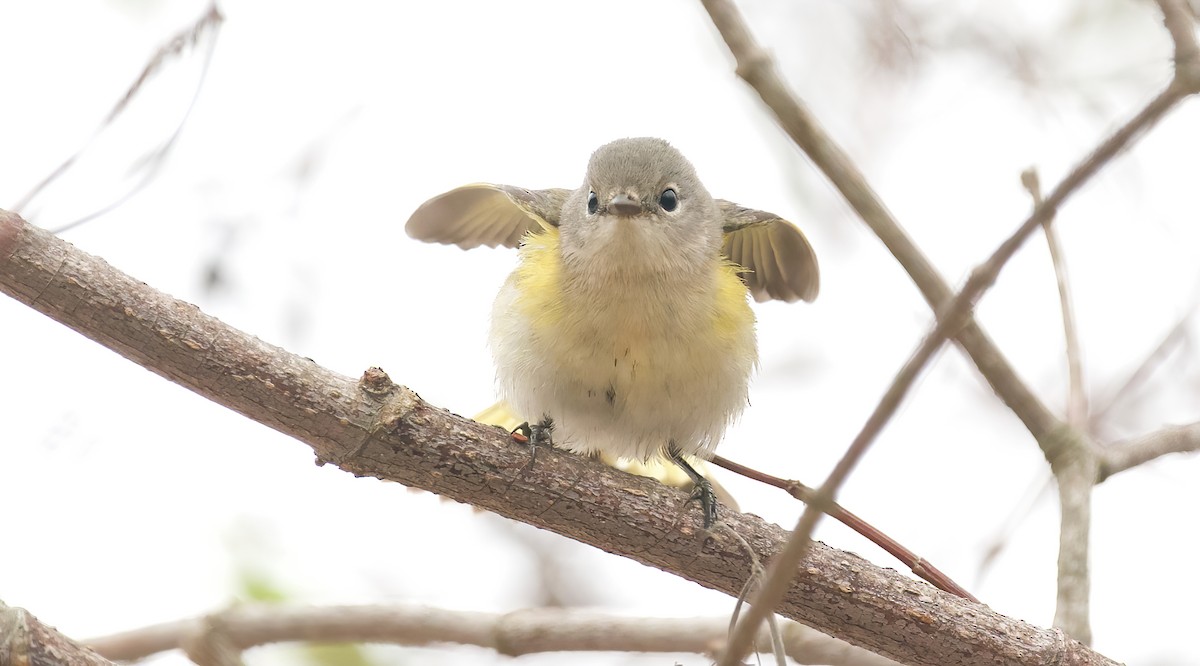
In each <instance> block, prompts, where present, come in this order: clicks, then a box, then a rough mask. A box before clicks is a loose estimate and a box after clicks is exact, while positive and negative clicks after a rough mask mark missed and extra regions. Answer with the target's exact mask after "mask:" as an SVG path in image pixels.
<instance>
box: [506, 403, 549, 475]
mask: <svg viewBox="0 0 1200 666" xmlns="http://www.w3.org/2000/svg"><path fill="white" fill-rule="evenodd" d="M553 431H554V419H551V418H550V416H549V415H548V414H543V415H542V420H541V421H538V422H537V423H534V424H530V423H529V421H526V422H524V423H522V424H521V425H519V426H517V427H516V428H513V431H512V433H510V434H511V435H512V436H513V439H515V440H517V441H518V442H521V443H522V444H528V445H529V465H528V467H533V463H534V461H535V460H537V447H539V446H554V440H553V438H552V437H551V435H552V433H553Z"/></svg>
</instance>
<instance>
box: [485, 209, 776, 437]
mask: <svg viewBox="0 0 1200 666" xmlns="http://www.w3.org/2000/svg"><path fill="white" fill-rule="evenodd" d="M564 270H565V269H564V266H563V261H562V255H561V252H560V249H559V239H558V232H557V230H549V231H546V232H544V233H540V234H537V235H535V236H531V237H529V238H528V239H527V241H526V243H525V245H524V246H523V247H522V249H521V263H520V265H519V266H518V267H517V269H516V270H514V271H513V273H512V275H511V276H510V277H509V278H508V280H507V282H506V283H505V285H504V287H503V288H502V289H501V291H500V294H499V295H498V296H497V298H496V303H495V306H494V309H493V312H492V330H491V346H492V353H493V356H494V358H495V362H496V368H497V380H498V383H499V388H500V391H501V393H502V394H503V397H504V398H505V399H506V400H507V401H508V402H509V403H510V404H512V406H513V408H514V409H516V410H517V411H518V413H520V414H521V415H522V418H527V419H529V420H530V421H531V422H535V421H537V420H539V419H541V418H542V417H543V416H550V417H551V418H552V419H554V422H555V430H554V439H555V443H556V444H557V445H559V446H563V447H565V448H569V449H572V450H575V451H583V452H590V451H603V452H606V453H610V454H612V455H617V456H621V457H630V458H640V459H645V458H649V457H652V456H654V455H656V454H658V453H660V452H661V451H662V450H663V449H664V448H665V447H666V446H667V444H668V443H669V442H674V443H675V444H676V445H677V446H678V447H679V448H680V449H681V450H682V451H684V452H685V453H691V454H698V455H702V456H703V455H705V454H707V453H710V452H711V451H712V449H713V448H714V447H715V446H716V444H717V442H718V441H719V440H720V438H721V435H722V434H723V433H724V431H725V428H726V427H727V426H728V424H729V423H730V421H731V420H732V419H734V418H735V417H737V416H738V415H739V414H740V413H741V411H742V409H743V408H744V407H745V406H746V402H747V387H748V382H749V378H750V375H751V373H752V372H753V370H754V366H755V365H756V362H757V352H756V346H755V339H754V315H753V313H752V312H751V310H750V307H749V304H748V303H747V291H746V288H745V286H744V285H743V284H742V282H741V280H740V279H739V278H738V277H737V274H736V272H735V267H733V266H732V265H730V264H728V263H727V262H725V261H724V260H722V259H720V258H719V257H714V258H713V263H712V270H711V271H710V272H708V273H707V274H706V275H705V276H703V277H701V279H696V278H694V277H692V278H685V277H680V276H673V275H669V274H663V275H656V276H651V277H642V278H640V279H628V280H614V281H610V282H607V283H605V284H603V285H602V287H600V288H588V287H587V286H586V285H585V286H582V287H572V284H575V283H573V282H571V281H569V280H567V279H566V275H565V274H564Z"/></svg>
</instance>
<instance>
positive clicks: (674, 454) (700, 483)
mask: <svg viewBox="0 0 1200 666" xmlns="http://www.w3.org/2000/svg"><path fill="white" fill-rule="evenodd" d="M667 455H669V456H670V457H671V462H673V463H675V464H676V465H678V466H679V468H680V469H682V470H683V473H684V474H687V475H688V478H689V479H691V480H692V499H698V500H700V508H701V510H703V511H704V529H706V530H707V529H709V528H711V527H712V526H713V525H714V524H715V523H716V522H717V495H716V493H714V492H713V487H712V484H711V483H709V482H708V479H706V478H704V477H703V476H701V475H700V472H697V471H696V470H695V468H693V467H692V466H691V465H689V464H688V462H687V460H684V458H683V452H681V451H680V450H679V447H677V446H675V442H671V443H670V444H668V445H667Z"/></svg>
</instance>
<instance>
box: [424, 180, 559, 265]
mask: <svg viewBox="0 0 1200 666" xmlns="http://www.w3.org/2000/svg"><path fill="white" fill-rule="evenodd" d="M570 194H571V191H570V190H565V189H561V188H555V189H550V190H527V189H525V188H523V187H514V186H512V185H492V184H490V183H477V184H475V185H464V186H462V187H458V188H455V189H453V190H450V191H449V192H446V193H445V194H439V195H437V196H436V197H434V198H432V199H430V200H429V201H426V202H425V203H423V204H421V207H420V208H417V210H416V211H415V212H414V213H413V214H412V216H411V217H409V218H408V223H407V224H405V226H404V229H405V231H407V232H408V235H409V236H412V237H413V238H416V239H417V240H423V241H426V242H429V243H445V244H447V245H450V244H453V245H457V246H459V247H461V248H462V249H464V250H469V249H471V248H473V247H479V246H480V245H487V246H488V247H496V246H497V245H503V246H505V247H516V246H517V245H518V244H519V243H520V242H521V238H522V237H524V236H525V234H526V233H528V232H530V231H533V232H537V231H539V230H540V229H541V228H542V225H549V226H558V218H559V215H560V214H561V213H562V207H563V203H564V202H565V201H566V200H567V197H568V196H570Z"/></svg>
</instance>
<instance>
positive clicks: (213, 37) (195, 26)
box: [13, 1, 225, 233]
mask: <svg viewBox="0 0 1200 666" xmlns="http://www.w3.org/2000/svg"><path fill="white" fill-rule="evenodd" d="M224 20H225V17H224V16H222V15H221V12H220V10H219V9H218V8H217V5H216V2H215V1H214V2H211V3H210V4H209V6H208V9H207V10H206V11H205V12H204V15H202V16H201V17H200V18H198V19H196V21H195V22H194V23H192V25H190V26H188V27H187V28H184V29H183V30H181V31H180V32H178V33H176V34H175V35H174V36H173V37H171V39H170V40H168V41H167V42H166V43H165V44H163V45H162V46H160V47H159V48H158V51H156V52H155V54H154V56H153V57H152V58H151V59H150V61H149V62H147V63H146V66H145V67H143V68H142V71H141V73H140V74H139V75H138V77H137V79H136V80H135V81H134V82H133V84H132V85H130V86H129V88H128V89H126V91H125V94H124V95H123V96H122V97H121V99H120V100H118V101H117V103H116V104H115V105H114V106H113V108H112V110H110V111H109V112H108V115H107V116H105V118H104V120H103V121H102V122H101V123H100V126H99V127H97V128H96V131H94V132H93V133H92V135H91V136H90V137H88V140H87V141H86V142H85V143H84V144H83V146H81V147H80V148H79V150H77V151H75V152H74V153H73V154H72V155H71V156H70V157H68V158H67V159H66V160H65V161H64V162H63V163H62V164H60V165H58V167H57V168H55V169H54V170H53V171H51V172H50V173H49V174H48V175H47V176H46V177H45V178H43V179H42V180H41V182H39V183H38V184H37V185H35V186H34V187H33V189H31V190H30V191H29V192H28V193H27V194H26V195H25V196H24V197H22V198H21V199H20V200H19V201H18V202H17V203H16V204H15V205H14V206H13V209H14V210H16V211H18V212H20V211H21V210H22V209H24V208H25V207H26V206H28V205H29V203H30V201H32V200H33V198H34V197H36V196H37V195H38V193H40V192H42V191H43V190H44V189H45V188H46V187H47V186H48V185H50V184H51V183H53V182H54V181H55V180H57V179H58V178H59V177H61V176H62V175H63V174H64V173H66V172H67V170H68V169H70V168H71V167H72V166H73V165H74V164H75V163H76V162H77V161H78V160H79V158H80V157H82V156H83V154H84V153H86V152H87V151H88V149H89V148H90V147H91V146H92V145H93V144H94V143H95V142H96V140H97V138H98V137H100V136H101V135H102V134H103V133H104V132H105V130H107V129H108V128H109V127H111V126H112V124H113V122H115V121H116V120H117V118H118V117H119V116H120V115H121V114H122V112H124V111H125V109H126V108H128V106H129V104H130V103H131V102H132V101H133V99H134V98H135V97H137V95H138V93H139V92H141V91H142V89H143V88H144V86H145V84H146V82H147V81H149V80H150V78H151V77H152V76H153V75H154V74H156V73H158V72H159V70H161V69H162V68H163V66H164V65H165V64H166V63H167V62H169V61H170V60H171V59H172V58H176V57H179V55H180V54H182V53H183V51H184V50H185V49H188V48H191V47H194V46H196V45H197V44H200V43H201V42H202V41H203V40H205V39H207V40H208V49H207V50H206V51H205V54H204V62H203V64H202V66H201V70H200V77H199V79H198V80H197V82H196V88H195V91H194V92H193V93H192V99H191V101H190V102H189V103H188V106H187V109H186V110H185V111H184V113H183V116H182V117H181V118H180V119H179V122H178V123H177V124H176V126H175V129H174V130H173V131H172V132H171V135H170V136H168V137H167V139H166V140H165V141H163V142H162V143H160V144H159V145H158V146H157V147H156V148H155V149H154V150H153V151H151V153H150V154H149V155H147V156H146V157H145V158H144V159H143V160H142V164H140V165H139V166H140V167H141V170H142V177H141V179H140V180H138V181H137V182H136V183H134V185H133V186H132V187H130V188H129V190H128V191H126V192H124V193H123V194H121V195H120V196H118V197H117V198H116V199H114V200H113V201H111V202H109V203H107V204H104V205H103V206H101V207H99V208H97V209H96V210H94V211H92V212H90V213H88V214H86V215H84V216H83V217H80V218H78V219H75V220H72V221H71V222H68V223H66V224H64V225H62V226H60V227H58V228H56V229H54V233H62V232H64V231H67V230H69V229H74V228H75V227H77V226H79V225H81V224H84V223H86V222H90V221H91V220H94V219H96V218H97V217H100V216H101V215H104V214H106V213H109V212H111V211H113V210H114V209H116V208H118V207H120V206H121V205H122V204H124V203H125V202H126V201H128V200H129V199H130V198H132V197H133V196H134V195H136V194H137V193H138V192H140V191H141V190H142V189H144V188H145V187H146V186H147V185H149V184H150V182H151V181H152V180H153V179H154V177H155V176H156V175H158V172H159V171H160V170H161V168H162V165H163V164H164V163H165V161H166V157H167V155H168V154H169V153H170V151H171V149H172V148H173V147H174V146H175V143H176V142H177V141H178V139H179V136H180V134H182V133H183V128H184V126H185V125H186V124H187V121H188V118H189V117H191V114H192V110H193V109H194V108H195V106H196V101H197V100H198V99H199V98H200V92H201V90H202V89H203V88H204V80H205V78H206V77H207V75H208V70H209V66H210V65H211V63H212V58H213V54H214V53H215V52H216V44H217V33H218V32H219V31H220V29H221V25H222V23H223V22H224Z"/></svg>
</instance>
